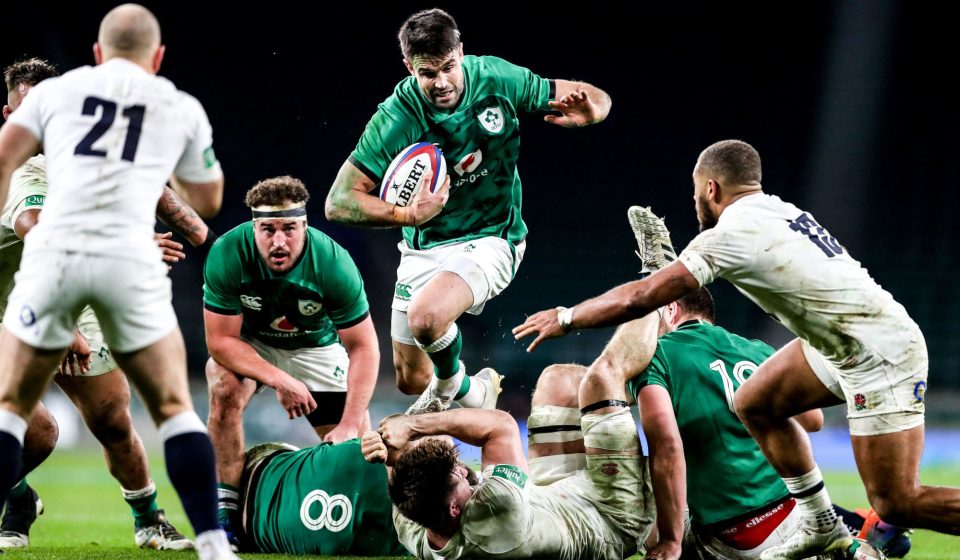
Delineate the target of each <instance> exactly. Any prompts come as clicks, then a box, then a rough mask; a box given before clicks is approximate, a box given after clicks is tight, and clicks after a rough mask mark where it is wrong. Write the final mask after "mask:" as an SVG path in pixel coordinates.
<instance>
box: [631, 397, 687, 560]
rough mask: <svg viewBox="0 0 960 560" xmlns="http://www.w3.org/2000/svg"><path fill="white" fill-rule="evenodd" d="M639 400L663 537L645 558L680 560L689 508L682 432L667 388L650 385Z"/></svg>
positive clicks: (660, 532) (659, 528)
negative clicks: (687, 509)
mask: <svg viewBox="0 0 960 560" xmlns="http://www.w3.org/2000/svg"><path fill="white" fill-rule="evenodd" d="M638 397H639V398H638V403H637V404H638V406H639V408H640V421H641V423H642V425H643V433H644V435H646V437H647V443H648V444H649V445H650V470H651V474H650V477H651V482H652V483H653V496H654V499H655V500H656V502H657V531H658V532H659V534H660V539H659V541H658V542H657V545H656V546H654V547H653V548H651V549H650V551H649V552H648V553H647V555H646V558H657V559H673V558H679V557H680V545H681V542H682V541H683V524H684V518H685V517H686V507H687V481H686V478H687V467H686V459H685V457H684V455H683V441H682V440H681V439H680V429H679V428H678V427H677V418H676V416H675V415H674V413H673V404H672V403H671V401H670V394H669V393H668V392H667V390H666V389H664V388H663V387H661V386H659V385H647V386H646V387H644V388H642V389H640V394H639V395H638Z"/></svg>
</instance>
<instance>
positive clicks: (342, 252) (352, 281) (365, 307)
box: [322, 240, 370, 329]
mask: <svg viewBox="0 0 960 560" xmlns="http://www.w3.org/2000/svg"><path fill="white" fill-rule="evenodd" d="M330 245H331V247H332V248H333V249H332V251H333V262H334V263H336V264H335V265H334V266H333V267H330V268H328V270H331V271H333V274H328V275H325V276H324V280H325V284H324V286H323V287H322V288H323V293H324V300H325V307H326V309H327V314H328V315H329V316H330V320H331V321H333V324H334V326H335V327H336V328H338V329H346V328H349V327H352V326H354V325H356V324H357V323H359V322H360V321H362V320H363V319H365V318H366V317H367V315H368V314H369V312H370V306H369V304H368V303H367V294H366V292H364V290H363V279H362V278H361V277H360V270H359V269H357V265H356V264H355V263H354V262H353V258H352V257H350V253H348V252H347V250H346V249H344V248H343V247H341V246H340V245H338V244H337V243H336V242H334V241H333V240H330Z"/></svg>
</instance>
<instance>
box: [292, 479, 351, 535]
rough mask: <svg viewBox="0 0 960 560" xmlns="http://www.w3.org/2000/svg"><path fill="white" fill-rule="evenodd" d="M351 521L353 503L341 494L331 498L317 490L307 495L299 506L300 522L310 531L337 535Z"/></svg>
mask: <svg viewBox="0 0 960 560" xmlns="http://www.w3.org/2000/svg"><path fill="white" fill-rule="evenodd" d="M315 506H316V507H315ZM351 519H353V503H352V502H351V501H350V500H349V498H347V497H346V496H344V495H343V494H334V495H333V496H331V495H330V494H327V493H326V492H324V491H323V490H319V489H318V490H314V491H313V492H310V493H309V494H307V496H306V497H305V498H304V499H303V502H301V504H300V521H301V522H302V523H303V526H304V527H306V528H307V529H310V530H311V531H319V530H320V529H326V530H327V531H330V532H331V533H339V532H340V531H342V530H344V529H346V528H347V525H350V520H351Z"/></svg>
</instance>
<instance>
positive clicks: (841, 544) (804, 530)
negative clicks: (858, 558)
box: [760, 518, 853, 560]
mask: <svg viewBox="0 0 960 560" xmlns="http://www.w3.org/2000/svg"><path fill="white" fill-rule="evenodd" d="M851 545H853V537H851V536H850V531H849V530H847V526H846V525H844V524H843V520H842V519H840V518H837V521H836V523H835V524H834V525H833V527H832V528H830V529H828V530H826V531H819V530H818V528H817V527H812V526H810V525H808V524H807V523H804V522H802V521H801V522H800V527H799V528H798V529H797V532H796V533H794V534H793V536H792V537H790V538H789V539H787V541H786V542H785V543H783V544H781V545H778V546H773V547H770V548H768V549H766V550H764V551H763V552H762V553H761V554H760V560H799V559H801V558H811V557H820V558H830V557H837V558H847V557H848V551H849V550H850V547H851Z"/></svg>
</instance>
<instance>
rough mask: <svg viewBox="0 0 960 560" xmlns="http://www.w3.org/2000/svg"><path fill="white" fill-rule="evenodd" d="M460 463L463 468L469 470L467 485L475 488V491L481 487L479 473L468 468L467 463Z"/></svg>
mask: <svg viewBox="0 0 960 560" xmlns="http://www.w3.org/2000/svg"><path fill="white" fill-rule="evenodd" d="M459 463H460V466H461V467H463V468H465V469H467V484H469V485H470V487H471V488H474V489H475V488H476V487H477V486H480V477H479V476H477V472H476V471H474V470H473V469H471V468H470V467H468V466H467V465H466V464H465V463H463V462H462V461H460V462H459Z"/></svg>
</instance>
